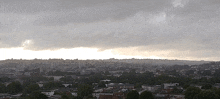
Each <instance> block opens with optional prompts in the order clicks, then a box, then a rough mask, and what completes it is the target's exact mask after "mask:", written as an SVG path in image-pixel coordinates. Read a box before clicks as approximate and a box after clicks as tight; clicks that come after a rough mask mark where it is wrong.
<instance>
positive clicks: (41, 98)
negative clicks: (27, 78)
mask: <svg viewBox="0 0 220 99" xmlns="http://www.w3.org/2000/svg"><path fill="white" fill-rule="evenodd" d="M28 98H29V99H48V97H47V96H46V95H45V94H42V93H41V92H39V91H34V92H32V93H31V94H30V95H29V96H28Z"/></svg>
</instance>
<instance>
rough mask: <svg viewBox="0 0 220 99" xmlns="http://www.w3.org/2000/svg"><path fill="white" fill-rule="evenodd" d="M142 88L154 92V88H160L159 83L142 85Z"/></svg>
mask: <svg viewBox="0 0 220 99" xmlns="http://www.w3.org/2000/svg"><path fill="white" fill-rule="evenodd" d="M141 87H142V88H143V89H144V90H147V91H150V92H155V91H156V90H158V89H160V88H161V85H153V86H150V85H142V86H141Z"/></svg>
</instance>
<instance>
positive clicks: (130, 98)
mask: <svg viewBox="0 0 220 99" xmlns="http://www.w3.org/2000/svg"><path fill="white" fill-rule="evenodd" d="M126 99H139V93H138V92H137V91H136V90H132V91H131V92H129V93H128V94H127V96H126Z"/></svg>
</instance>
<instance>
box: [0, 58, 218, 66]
mask: <svg viewBox="0 0 220 99" xmlns="http://www.w3.org/2000/svg"><path fill="white" fill-rule="evenodd" d="M57 62H58V63H62V62H65V63H70V62H71V63H73V62H87V63H90V62H93V63H94V62H123V63H135V64H149V65H166V66H171V65H201V64H206V63H210V62H214V61H188V60H167V59H104V60H78V59H74V60H69V59H68V60H64V59H49V60H41V59H34V60H16V59H10V60H2V61H0V64H4V63H27V64H28V63H57Z"/></svg>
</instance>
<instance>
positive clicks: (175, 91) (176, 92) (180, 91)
mask: <svg viewBox="0 0 220 99" xmlns="http://www.w3.org/2000/svg"><path fill="white" fill-rule="evenodd" d="M182 92H183V90H182V89H178V88H177V87H174V88H173V91H172V93H175V94H179V93H182Z"/></svg>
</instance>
